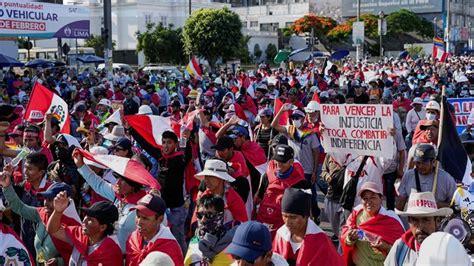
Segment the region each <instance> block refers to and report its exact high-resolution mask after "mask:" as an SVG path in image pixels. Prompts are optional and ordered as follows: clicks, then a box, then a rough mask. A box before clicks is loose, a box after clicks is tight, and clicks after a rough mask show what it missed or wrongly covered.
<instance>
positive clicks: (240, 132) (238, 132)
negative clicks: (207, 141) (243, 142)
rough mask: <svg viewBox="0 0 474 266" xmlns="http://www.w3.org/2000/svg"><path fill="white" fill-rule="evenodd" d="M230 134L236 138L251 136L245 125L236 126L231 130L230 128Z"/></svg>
mask: <svg viewBox="0 0 474 266" xmlns="http://www.w3.org/2000/svg"><path fill="white" fill-rule="evenodd" d="M230 133H231V134H230V135H229V137H231V138H233V139H235V138H237V137H240V136H244V137H248V136H249V131H248V130H247V129H246V128H245V127H243V126H234V127H233V128H232V129H231V130H230Z"/></svg>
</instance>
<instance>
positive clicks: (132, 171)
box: [76, 149, 161, 190]
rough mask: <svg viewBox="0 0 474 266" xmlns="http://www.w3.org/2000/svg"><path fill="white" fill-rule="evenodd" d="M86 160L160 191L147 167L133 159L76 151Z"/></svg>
mask: <svg viewBox="0 0 474 266" xmlns="http://www.w3.org/2000/svg"><path fill="white" fill-rule="evenodd" d="M76 150H77V151H78V152H80V153H81V154H82V156H84V158H86V159H88V160H90V161H94V162H96V163H99V164H101V165H103V166H106V167H107V168H109V169H112V171H114V172H116V173H118V174H119V175H122V176H124V177H126V178H128V179H130V180H132V181H135V182H137V183H139V184H142V185H145V186H149V187H150V188H152V189H157V190H160V189H161V186H160V183H158V181H157V180H156V179H155V178H154V177H153V176H152V175H151V174H150V172H148V170H146V169H145V167H144V166H143V165H142V164H141V163H139V162H137V161H135V160H132V159H129V158H125V157H120V156H115V155H100V154H97V155H94V154H92V153H89V152H88V151H85V150H80V149H76Z"/></svg>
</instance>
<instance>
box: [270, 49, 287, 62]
mask: <svg viewBox="0 0 474 266" xmlns="http://www.w3.org/2000/svg"><path fill="white" fill-rule="evenodd" d="M289 55H290V52H289V51H286V50H280V51H278V54H277V55H275V58H273V62H275V64H280V63H281V62H283V61H285V60H287V59H288V57H289Z"/></svg>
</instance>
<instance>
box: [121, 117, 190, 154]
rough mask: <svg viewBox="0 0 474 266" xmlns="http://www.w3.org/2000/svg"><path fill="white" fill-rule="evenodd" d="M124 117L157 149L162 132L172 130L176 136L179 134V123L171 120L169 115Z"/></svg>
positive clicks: (159, 145)
mask: <svg viewBox="0 0 474 266" xmlns="http://www.w3.org/2000/svg"><path fill="white" fill-rule="evenodd" d="M124 119H125V121H127V123H128V124H129V125H130V127H132V128H133V129H134V130H135V131H137V133H138V134H140V135H141V136H142V137H143V138H144V139H145V140H146V142H148V143H150V145H152V146H153V147H155V148H158V149H161V147H162V146H161V145H162V143H161V135H162V134H163V132H165V131H173V132H174V133H175V134H176V135H177V136H178V137H179V136H180V135H181V134H180V130H181V126H180V124H179V123H177V122H174V121H172V120H171V119H170V118H169V117H163V116H157V115H127V116H125V117H124Z"/></svg>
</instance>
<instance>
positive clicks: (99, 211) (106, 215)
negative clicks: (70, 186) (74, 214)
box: [79, 200, 118, 224]
mask: <svg viewBox="0 0 474 266" xmlns="http://www.w3.org/2000/svg"><path fill="white" fill-rule="evenodd" d="M79 209H80V210H82V211H83V212H84V213H85V214H86V215H87V216H89V217H92V218H96V219H97V220H98V221H99V223H101V224H113V223H115V221H117V220H118V210H117V207H115V205H114V204H112V203H111V202H109V201H105V200H103V201H99V202H96V203H94V204H93V205H92V206H91V207H90V208H79Z"/></svg>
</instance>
